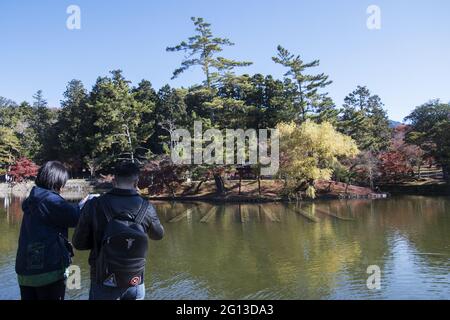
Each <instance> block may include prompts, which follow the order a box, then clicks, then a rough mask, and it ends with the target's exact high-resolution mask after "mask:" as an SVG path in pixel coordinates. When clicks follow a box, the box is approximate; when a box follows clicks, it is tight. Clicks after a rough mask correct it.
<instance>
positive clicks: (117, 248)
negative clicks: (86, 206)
mask: <svg viewBox="0 0 450 320" xmlns="http://www.w3.org/2000/svg"><path fill="white" fill-rule="evenodd" d="M98 201H99V204H100V207H101V208H102V211H103V212H104V213H105V216H106V219H107V223H106V227H105V231H104V235H103V239H102V242H101V246H100V250H99V253H98V255H97V260H96V276H97V282H98V283H100V284H103V285H105V286H108V287H118V288H129V287H133V286H137V285H140V284H142V283H143V282H144V271H145V262H146V256H147V250H148V238H147V234H146V232H145V231H144V228H143V226H142V221H143V220H144V217H145V213H146V211H147V209H148V206H149V202H148V201H147V200H142V204H141V207H140V209H139V211H138V213H137V215H136V216H135V218H134V219H133V220H131V219H126V218H123V217H121V216H112V215H111V211H110V210H109V208H108V204H107V203H105V200H104V199H103V197H100V198H99V199H98Z"/></svg>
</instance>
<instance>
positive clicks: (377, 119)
mask: <svg viewBox="0 0 450 320" xmlns="http://www.w3.org/2000/svg"><path fill="white" fill-rule="evenodd" d="M338 126H339V129H340V131H341V132H343V133H345V134H347V135H350V136H351V137H352V138H353V139H354V140H355V141H356V142H357V143H358V147H359V148H360V149H361V150H367V151H371V152H375V153H377V152H379V151H383V150H385V149H386V148H387V147H388V146H389V140H390V137H391V129H390V128H389V119H388V117H387V114H386V111H385V110H384V109H383V103H382V102H381V99H380V97H378V96H377V95H371V93H370V91H369V89H367V87H361V86H358V87H357V88H356V89H355V90H354V91H353V92H351V93H350V94H349V95H348V96H347V97H345V99H344V105H343V108H342V116H341V118H340V123H339V124H338Z"/></svg>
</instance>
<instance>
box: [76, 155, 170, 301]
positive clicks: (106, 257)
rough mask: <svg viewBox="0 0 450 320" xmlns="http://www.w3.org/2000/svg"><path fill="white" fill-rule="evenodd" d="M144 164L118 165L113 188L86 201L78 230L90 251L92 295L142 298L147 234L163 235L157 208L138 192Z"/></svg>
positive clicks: (82, 247) (96, 297) (155, 237)
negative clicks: (140, 172)
mask: <svg viewBox="0 0 450 320" xmlns="http://www.w3.org/2000/svg"><path fill="white" fill-rule="evenodd" d="M138 179H139V167H138V166H137V165H136V164H134V163H122V164H119V165H118V166H117V167H116V168H115V171H114V181H113V184H114V188H113V189H112V190H111V191H109V192H107V193H106V194H104V195H102V196H100V197H98V198H93V199H91V200H89V201H87V202H86V204H85V206H84V207H83V209H82V213H81V218H80V221H79V223H78V226H77V228H76V230H75V233H74V235H73V244H74V246H75V248H77V249H79V250H91V252H90V255H89V264H90V267H91V288H90V292H89V299H90V300H142V299H144V297H145V285H144V271H145V264H146V257H147V249H148V237H150V239H153V240H160V239H162V238H163V235H164V229H163V227H162V225H161V223H160V221H159V218H158V216H157V214H156V211H155V208H154V207H153V205H151V204H150V203H149V202H148V200H147V199H145V198H143V197H141V196H140V195H139V194H138V192H137V190H136V189H137V183H138ZM147 236H148V237H147Z"/></svg>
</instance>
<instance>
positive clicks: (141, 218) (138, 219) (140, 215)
mask: <svg viewBox="0 0 450 320" xmlns="http://www.w3.org/2000/svg"><path fill="white" fill-rule="evenodd" d="M149 205H150V203H149V202H148V200H147V199H144V198H142V204H141V207H140V208H139V211H138V213H137V215H136V218H134V221H135V222H136V223H137V224H142V221H144V217H145V214H146V212H147V209H148V207H149Z"/></svg>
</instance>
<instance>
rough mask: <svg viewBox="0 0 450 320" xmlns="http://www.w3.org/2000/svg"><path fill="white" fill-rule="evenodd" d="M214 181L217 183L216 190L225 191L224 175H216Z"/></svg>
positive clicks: (221, 192) (220, 192) (222, 192)
mask: <svg viewBox="0 0 450 320" xmlns="http://www.w3.org/2000/svg"><path fill="white" fill-rule="evenodd" d="M214 182H215V183H216V190H217V193H219V194H224V193H225V183H224V182H223V178H222V176H220V175H219V174H215V175H214Z"/></svg>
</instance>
